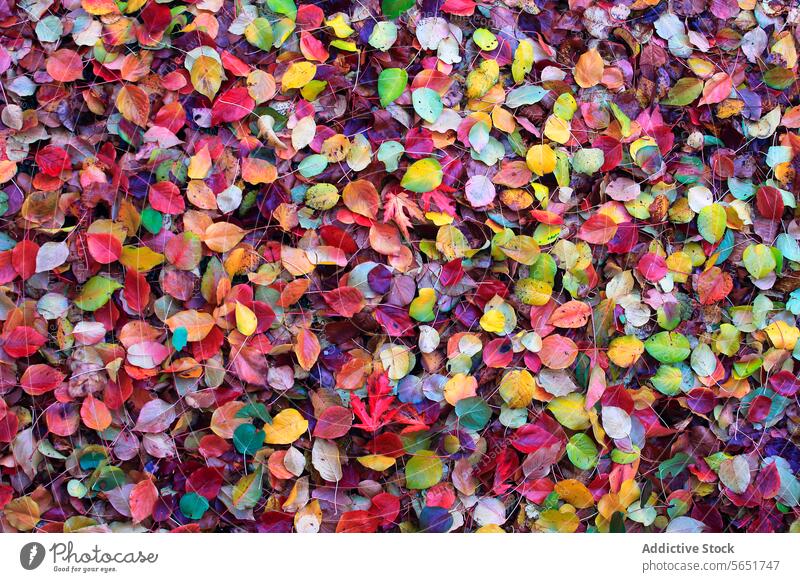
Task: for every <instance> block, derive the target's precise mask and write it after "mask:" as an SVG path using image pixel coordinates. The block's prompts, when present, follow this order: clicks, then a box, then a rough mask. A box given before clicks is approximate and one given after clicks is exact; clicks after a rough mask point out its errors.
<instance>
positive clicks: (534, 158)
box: [525, 144, 556, 176]
mask: <svg viewBox="0 0 800 582" xmlns="http://www.w3.org/2000/svg"><path fill="white" fill-rule="evenodd" d="M525 163H526V164H528V169H529V170H530V171H531V172H533V173H534V174H536V175H538V176H544V175H545V174H549V173H550V172H552V171H553V170H555V169H556V153H555V152H554V151H553V148H551V147H550V146H549V145H547V144H536V145H534V146H531V149H529V150H528V154H527V155H526V156H525Z"/></svg>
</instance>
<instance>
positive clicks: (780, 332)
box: [764, 319, 800, 350]
mask: <svg viewBox="0 0 800 582" xmlns="http://www.w3.org/2000/svg"><path fill="white" fill-rule="evenodd" d="M764 331H765V332H766V334H767V337H769V341H771V342H772V345H773V346H775V347H776V348H778V349H779V350H793V349H794V346H795V345H797V339H798V338H800V330H798V329H797V327H796V326H793V325H792V326H790V325H789V324H788V323H786V322H785V321H783V320H781V319H778V320H776V321H774V322H772V323H770V324H769V325H768V326H767V327H765V328H764Z"/></svg>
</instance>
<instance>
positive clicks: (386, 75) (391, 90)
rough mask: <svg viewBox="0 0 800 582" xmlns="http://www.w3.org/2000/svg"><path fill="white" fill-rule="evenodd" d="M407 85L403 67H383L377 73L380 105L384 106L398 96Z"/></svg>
mask: <svg viewBox="0 0 800 582" xmlns="http://www.w3.org/2000/svg"><path fill="white" fill-rule="evenodd" d="M406 85H408V73H407V72H406V70H405V69H397V68H394V69H384V70H382V71H381V74H380V75H378V96H379V97H380V98H381V106H382V107H386V106H387V105H389V103H391V102H392V101H394V100H395V99H397V98H398V97H400V95H402V94H403V91H405V89H406Z"/></svg>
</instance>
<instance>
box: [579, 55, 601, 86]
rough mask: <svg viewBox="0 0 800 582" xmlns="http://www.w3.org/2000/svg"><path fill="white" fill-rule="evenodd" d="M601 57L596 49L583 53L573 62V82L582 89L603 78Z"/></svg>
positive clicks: (593, 84) (595, 83)
mask: <svg viewBox="0 0 800 582" xmlns="http://www.w3.org/2000/svg"><path fill="white" fill-rule="evenodd" d="M604 66H605V65H604V64H603V57H601V56H600V53H599V52H597V49H589V50H588V51H586V52H585V53H583V54H582V55H581V56H580V57H579V58H578V62H577V63H576V64H575V74H574V76H575V82H576V83H577V84H578V85H579V86H580V87H583V88H584V89H587V88H589V87H594V86H595V85H597V84H598V83H599V82H600V80H601V79H602V78H603V67H604Z"/></svg>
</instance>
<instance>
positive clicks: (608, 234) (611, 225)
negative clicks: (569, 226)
mask: <svg viewBox="0 0 800 582" xmlns="http://www.w3.org/2000/svg"><path fill="white" fill-rule="evenodd" d="M616 232H617V223H616V222H614V219H613V218H611V217H610V216H608V215H607V214H595V215H593V216H591V217H589V220H587V221H586V222H584V223H583V224H582V225H581V228H580V230H579V231H578V238H579V239H581V240H585V241H586V242H588V243H591V244H595V245H602V244H605V243H607V242H608V241H610V240H611V239H612V238H614V234H616Z"/></svg>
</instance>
